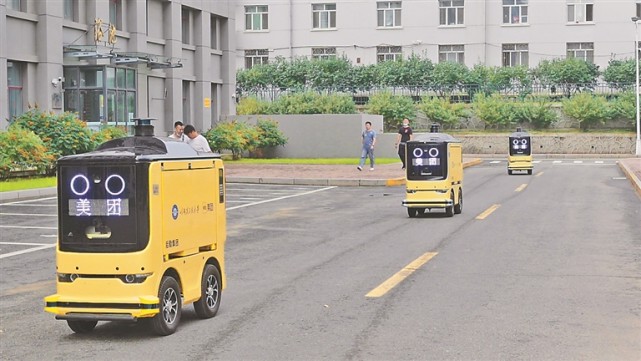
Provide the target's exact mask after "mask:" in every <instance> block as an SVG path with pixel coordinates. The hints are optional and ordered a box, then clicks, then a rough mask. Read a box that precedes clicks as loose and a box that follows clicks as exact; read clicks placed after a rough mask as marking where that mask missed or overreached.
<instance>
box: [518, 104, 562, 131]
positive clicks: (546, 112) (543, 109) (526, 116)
mask: <svg viewBox="0 0 641 361" xmlns="http://www.w3.org/2000/svg"><path fill="white" fill-rule="evenodd" d="M516 105H517V106H516V121H517V122H519V123H524V122H527V123H530V124H531V125H532V126H533V127H534V128H535V129H543V128H549V127H550V125H551V124H552V123H554V122H555V121H556V120H557V118H558V116H557V113H556V112H555V111H554V110H552V104H551V103H550V102H549V101H546V100H545V99H544V98H542V97H541V98H534V97H531V98H527V99H526V100H525V101H523V102H521V103H517V104H516Z"/></svg>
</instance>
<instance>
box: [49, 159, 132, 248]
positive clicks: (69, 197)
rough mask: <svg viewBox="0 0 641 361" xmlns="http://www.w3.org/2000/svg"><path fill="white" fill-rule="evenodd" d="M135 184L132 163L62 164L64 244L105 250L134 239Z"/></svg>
mask: <svg viewBox="0 0 641 361" xmlns="http://www.w3.org/2000/svg"><path fill="white" fill-rule="evenodd" d="M135 186H136V185H135V172H134V167H133V166H130V165H107V166H102V165H101V166H91V165H89V166H86V165H79V166H63V167H60V168H59V174H58V190H59V193H60V194H59V204H58V206H59V208H60V209H59V210H58V211H59V218H60V219H59V223H60V227H59V229H60V244H61V248H67V247H69V248H67V249H69V250H72V249H73V250H95V249H94V248H95V247H98V248H104V249H105V251H106V249H109V247H112V246H116V245H120V246H125V245H127V244H129V243H131V242H135V237H132V236H131V234H132V232H135V230H136V211H135V205H136V200H135V199H136V198H135V196H136V192H135ZM134 234H135V233H134ZM116 248H117V247H116ZM112 250H113V249H112Z"/></svg>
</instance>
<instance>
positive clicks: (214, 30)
mask: <svg viewBox="0 0 641 361" xmlns="http://www.w3.org/2000/svg"><path fill="white" fill-rule="evenodd" d="M219 25H220V21H219V20H218V17H216V16H213V15H212V17H211V22H210V26H211V33H210V37H209V39H210V41H211V44H210V47H211V48H212V49H218V44H219V43H220V40H219V39H218V33H219V31H218V26H219Z"/></svg>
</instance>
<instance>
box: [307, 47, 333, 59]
mask: <svg viewBox="0 0 641 361" xmlns="http://www.w3.org/2000/svg"><path fill="white" fill-rule="evenodd" d="M312 59H315V60H327V59H336V47H325V48H312Z"/></svg>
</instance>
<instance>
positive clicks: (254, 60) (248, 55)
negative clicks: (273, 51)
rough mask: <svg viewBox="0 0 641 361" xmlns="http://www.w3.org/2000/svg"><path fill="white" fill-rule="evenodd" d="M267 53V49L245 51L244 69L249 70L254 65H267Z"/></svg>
mask: <svg viewBox="0 0 641 361" xmlns="http://www.w3.org/2000/svg"><path fill="white" fill-rule="evenodd" d="M268 62H269V52H268V50H267V49H252V50H245V69H251V67H252V66H254V65H259V64H267V63H268Z"/></svg>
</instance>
